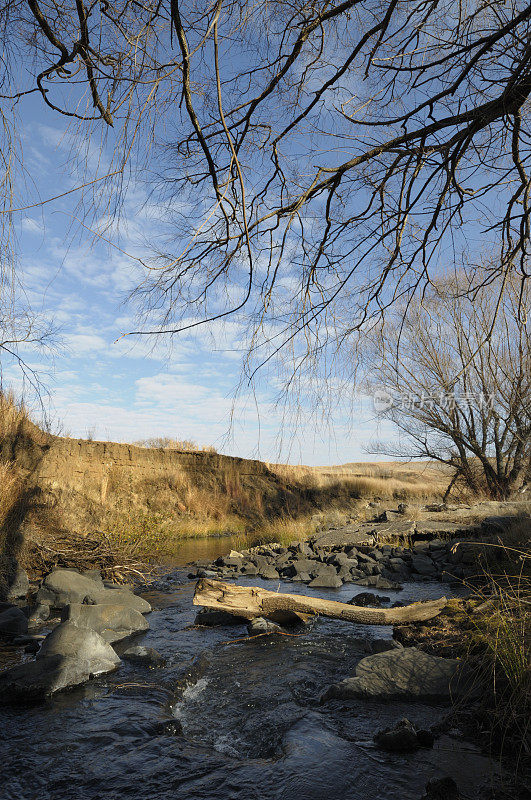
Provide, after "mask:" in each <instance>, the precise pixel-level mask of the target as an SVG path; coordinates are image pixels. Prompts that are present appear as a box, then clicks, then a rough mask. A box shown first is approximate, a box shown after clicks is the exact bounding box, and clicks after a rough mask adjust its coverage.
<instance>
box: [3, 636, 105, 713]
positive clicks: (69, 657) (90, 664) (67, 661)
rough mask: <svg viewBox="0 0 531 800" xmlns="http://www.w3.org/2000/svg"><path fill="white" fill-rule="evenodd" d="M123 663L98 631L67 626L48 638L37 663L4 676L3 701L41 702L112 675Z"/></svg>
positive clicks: (32, 662)
mask: <svg viewBox="0 0 531 800" xmlns="http://www.w3.org/2000/svg"><path fill="white" fill-rule="evenodd" d="M119 663H120V659H119V657H118V656H117V655H116V653H115V652H114V650H113V649H112V647H111V646H110V644H108V643H107V642H105V641H104V640H103V639H102V638H101V636H100V635H99V634H97V633H96V632H95V631H90V630H82V629H80V628H77V627H76V626H75V625H74V624H73V623H72V622H64V623H63V624H62V625H59V626H58V627H57V628H55V630H53V631H52V633H50V634H49V635H48V636H47V637H46V639H45V640H44V642H43V644H42V646H41V648H40V650H39V652H38V654H37V657H36V660H35V661H30V662H27V663H25V664H18V665H17V666H16V667H12V668H11V669H8V670H5V671H4V672H2V673H0V699H1V702H4V703H31V702H39V701H42V700H45V699H46V698H48V697H50V696H51V695H53V694H55V693H56V692H59V691H61V690H62V689H68V688H71V687H73V686H78V685H80V684H82V683H85V682H86V681H88V680H89V679H90V678H92V677H94V676H96V675H101V674H103V673H106V672H110V671H111V670H114V669H116V667H117V666H118V664H119Z"/></svg>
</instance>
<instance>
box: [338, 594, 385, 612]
mask: <svg viewBox="0 0 531 800" xmlns="http://www.w3.org/2000/svg"><path fill="white" fill-rule="evenodd" d="M390 599H391V598H390V597H380V595H377V594H373V593H372V592H359V594H356V595H354V597H352V598H351V599H350V600H348V601H347V602H348V604H349V605H351V606H364V607H366V608H381V607H382V606H383V605H384V604H385V603H389V601H390Z"/></svg>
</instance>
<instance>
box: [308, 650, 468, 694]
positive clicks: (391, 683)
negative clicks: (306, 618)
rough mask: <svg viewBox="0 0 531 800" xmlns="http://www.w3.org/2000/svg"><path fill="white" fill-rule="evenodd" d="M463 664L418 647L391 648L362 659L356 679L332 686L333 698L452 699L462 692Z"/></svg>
mask: <svg viewBox="0 0 531 800" xmlns="http://www.w3.org/2000/svg"><path fill="white" fill-rule="evenodd" d="M459 668H460V663H459V661H458V660H457V659H453V658H440V657H438V656H431V655H428V653H424V652H422V651H421V650H418V649H417V648H416V647H404V648H402V649H396V650H389V651H387V652H385V653H378V654H376V655H371V656H367V657H366V658H362V660H361V661H360V662H359V663H358V665H357V667H356V674H355V677H353V678H347V679H346V680H343V681H341V682H340V683H338V684H335V685H333V686H331V687H330V688H329V689H328V690H327V691H326V692H325V694H324V695H323V698H322V699H323V701H324V700H329V699H341V700H348V699H352V698H358V697H366V698H370V697H372V698H378V699H381V700H390V699H395V698H396V699H398V698H400V699H403V700H448V699H449V698H450V696H452V697H456V696H458V695H459V694H461V688H462V686H463V685H464V683H465V682H464V681H458V679H457V678H458V673H459Z"/></svg>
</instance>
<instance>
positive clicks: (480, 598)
mask: <svg viewBox="0 0 531 800" xmlns="http://www.w3.org/2000/svg"><path fill="white" fill-rule="evenodd" d="M530 533H531V520H530V519H529V518H527V519H526V518H523V519H521V520H520V521H517V522H516V523H515V524H513V526H512V528H511V530H509V531H508V532H507V533H506V534H505V535H504V536H503V537H501V538H500V542H499V543H498V544H491V545H487V546H482V551H483V552H482V555H481V558H480V559H479V561H478V563H479V565H480V568H479V572H478V575H477V576H476V577H475V579H474V581H473V582H472V583H471V584H470V586H469V588H470V589H471V590H472V591H473V592H474V597H475V600H474V602H473V603H472V604H469V606H470V605H471V606H472V607H471V608H470V610H469V612H468V615H467V618H468V624H467V630H466V632H465V637H466V642H467V650H468V654H469V657H472V658H473V659H474V660H475V662H476V663H477V664H478V678H479V680H480V681H481V684H482V686H484V687H486V689H487V691H486V692H485V693H484V694H483V702H484V704H485V711H486V713H485V720H486V722H487V724H488V727H489V729H490V731H491V737H492V745H493V748H494V749H495V750H496V752H498V753H499V754H500V756H501V757H502V759H504V760H508V761H509V762H510V764H511V765H512V767H513V768H514V770H516V771H517V772H519V771H520V769H521V767H523V765H524V764H525V763H527V764H528V763H529V758H530V756H531V736H530V734H531V618H530V613H529V612H530V608H531V547H530Z"/></svg>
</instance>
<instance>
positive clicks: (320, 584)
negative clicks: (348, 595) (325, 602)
mask: <svg viewBox="0 0 531 800" xmlns="http://www.w3.org/2000/svg"><path fill="white" fill-rule="evenodd" d="M308 586H310V587H311V588H312V589H339V588H340V587H341V586H343V581H342V580H341V578H340V577H339V576H338V575H329V574H327V573H325V574H320V575H318V576H317V578H314V579H313V581H311V582H310V583H309V584H308Z"/></svg>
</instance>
